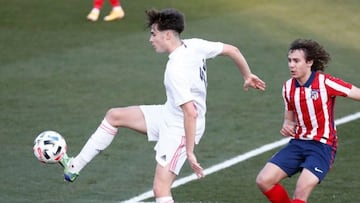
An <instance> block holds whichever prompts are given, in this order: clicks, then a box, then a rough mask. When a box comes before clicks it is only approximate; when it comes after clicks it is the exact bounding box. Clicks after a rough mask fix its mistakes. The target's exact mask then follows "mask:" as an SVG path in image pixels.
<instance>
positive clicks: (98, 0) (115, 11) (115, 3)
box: [86, 0, 125, 22]
mask: <svg viewBox="0 0 360 203" xmlns="http://www.w3.org/2000/svg"><path fill="white" fill-rule="evenodd" d="M104 1H105V0H94V4H93V9H92V10H91V11H90V13H89V14H88V15H87V17H86V18H87V19H88V20H90V21H93V22H95V21H97V20H98V18H99V15H100V10H101V7H102V5H103V3H104ZM109 2H110V4H111V7H112V10H111V12H110V13H109V15H107V16H105V18H104V21H113V20H120V19H122V18H123V17H124V16H125V12H124V10H123V9H122V7H121V3H120V0H109Z"/></svg>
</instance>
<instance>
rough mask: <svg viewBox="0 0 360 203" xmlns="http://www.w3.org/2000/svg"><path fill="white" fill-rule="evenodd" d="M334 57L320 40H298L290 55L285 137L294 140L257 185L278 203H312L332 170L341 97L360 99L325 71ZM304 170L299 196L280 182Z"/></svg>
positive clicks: (284, 92)
mask: <svg viewBox="0 0 360 203" xmlns="http://www.w3.org/2000/svg"><path fill="white" fill-rule="evenodd" d="M329 60H330V55H329V53H328V52H327V51H326V50H325V49H324V48H323V47H322V46H321V45H320V44H318V43H317V42H316V41H313V40H307V39H297V40H295V41H294V42H292V43H291V45H290V48H289V52H288V66H289V71H290V74H291V78H290V79H289V80H287V81H286V82H285V83H284V85H283V89H282V95H283V99H284V104H285V112H284V123H283V126H282V129H281V130H280V133H281V134H282V135H283V136H285V137H292V139H291V140H290V142H289V143H288V144H287V145H286V146H285V147H284V148H282V149H281V150H280V151H279V152H277V153H276V154H275V155H274V156H273V157H272V158H271V159H270V160H269V161H268V163H266V165H265V166H264V168H263V169H262V170H261V171H260V173H259V174H258V176H257V179H256V183H257V185H258V187H259V188H260V190H261V191H262V192H263V194H264V195H265V196H266V197H267V198H268V199H269V201H270V202H272V203H306V202H307V200H308V198H309V196H310V194H311V192H312V191H313V189H314V188H315V187H316V186H317V185H318V184H320V182H321V181H322V180H323V179H324V178H325V176H326V174H327V173H328V172H329V170H330V169H331V167H332V165H333V163H334V160H335V154H336V149H337V143H338V137H337V133H336V126H335V121H334V106H335V97H336V96H342V97H346V98H349V99H353V100H357V101H360V89H359V88H358V87H356V86H354V85H352V84H350V83H348V82H345V81H343V80H341V79H339V78H335V77H333V76H331V75H329V74H326V73H324V69H325V67H326V66H327V63H328V62H329ZM298 172H300V175H299V177H298V180H297V183H296V187H295V192H294V195H293V197H289V196H288V193H287V191H286V190H285V188H284V187H283V186H282V185H281V184H280V181H281V180H283V179H285V178H286V177H291V176H292V175H294V174H296V173H298Z"/></svg>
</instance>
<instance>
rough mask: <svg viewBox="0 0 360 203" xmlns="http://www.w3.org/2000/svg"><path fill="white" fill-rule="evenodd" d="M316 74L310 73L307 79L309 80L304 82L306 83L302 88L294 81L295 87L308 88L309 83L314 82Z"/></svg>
mask: <svg viewBox="0 0 360 203" xmlns="http://www.w3.org/2000/svg"><path fill="white" fill-rule="evenodd" d="M315 75H316V72H315V71H311V75H310V77H309V79H308V80H307V81H306V83H305V84H304V85H303V86H302V85H300V83H299V82H298V81H297V80H296V79H295V87H310V85H311V83H312V82H313V81H314V78H315Z"/></svg>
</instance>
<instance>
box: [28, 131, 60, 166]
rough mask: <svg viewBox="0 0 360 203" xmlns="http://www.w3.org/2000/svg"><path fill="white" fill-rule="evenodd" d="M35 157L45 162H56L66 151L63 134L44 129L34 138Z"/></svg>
mask: <svg viewBox="0 0 360 203" xmlns="http://www.w3.org/2000/svg"><path fill="white" fill-rule="evenodd" d="M33 149H34V155H35V157H36V158H37V159H38V160H39V161H41V162H43V163H46V164H53V163H58V162H59V161H60V159H61V158H62V157H63V156H64V154H65V153H66V142H65V139H64V138H63V136H61V135H60V134H59V133H57V132H55V131H51V130H49V131H44V132H42V133H40V134H39V135H38V136H37V137H36V138H35V140H34V148H33Z"/></svg>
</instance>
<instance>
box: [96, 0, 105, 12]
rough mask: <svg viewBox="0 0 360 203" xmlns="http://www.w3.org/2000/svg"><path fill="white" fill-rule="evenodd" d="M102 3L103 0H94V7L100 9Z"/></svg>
mask: <svg viewBox="0 0 360 203" xmlns="http://www.w3.org/2000/svg"><path fill="white" fill-rule="evenodd" d="M103 3H104V0H94V8H97V9H99V10H100V9H101V7H102V5H103Z"/></svg>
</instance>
